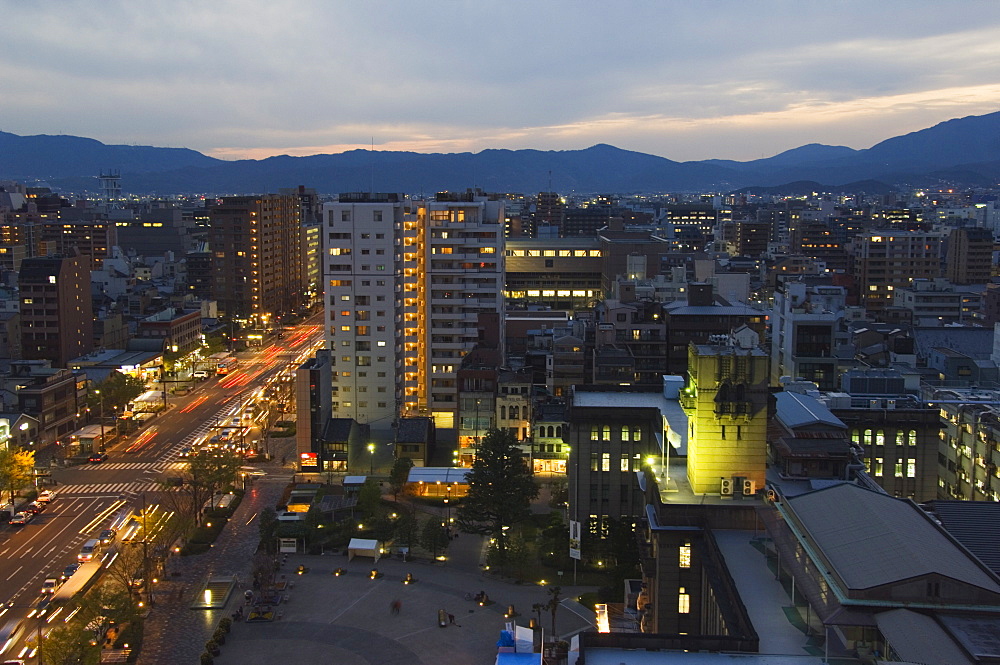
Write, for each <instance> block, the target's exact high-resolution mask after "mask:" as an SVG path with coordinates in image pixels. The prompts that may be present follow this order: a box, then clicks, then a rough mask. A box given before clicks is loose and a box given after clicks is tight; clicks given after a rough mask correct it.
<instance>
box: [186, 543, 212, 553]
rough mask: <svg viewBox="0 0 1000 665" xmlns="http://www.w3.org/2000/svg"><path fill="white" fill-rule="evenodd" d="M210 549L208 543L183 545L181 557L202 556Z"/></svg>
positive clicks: (210, 546)
mask: <svg viewBox="0 0 1000 665" xmlns="http://www.w3.org/2000/svg"><path fill="white" fill-rule="evenodd" d="M211 548H212V545H211V544H210V543H191V542H188V543H185V545H184V547H182V548H181V556H190V555H192V554H204V553H205V552H207V551H208V550H210V549H211Z"/></svg>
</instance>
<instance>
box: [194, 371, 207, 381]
mask: <svg viewBox="0 0 1000 665" xmlns="http://www.w3.org/2000/svg"><path fill="white" fill-rule="evenodd" d="M191 376H193V377H194V378H196V379H207V378H208V372H206V371H205V370H203V369H196V370H195V371H194V372H193V373H192V374H191Z"/></svg>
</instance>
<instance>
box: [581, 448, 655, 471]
mask: <svg viewBox="0 0 1000 665" xmlns="http://www.w3.org/2000/svg"><path fill="white" fill-rule="evenodd" d="M641 460H642V456H641V455H639V453H636V454H635V457H633V458H629V456H628V454H627V453H622V454H621V459H619V460H618V470H619V471H623V472H626V471H630V470H631V471H638V470H639V469H640V467H641V466H642V461H641ZM630 462H633V463H632V464H631V465H630ZM630 467H631V468H630ZM590 470H591V471H610V470H611V453H590Z"/></svg>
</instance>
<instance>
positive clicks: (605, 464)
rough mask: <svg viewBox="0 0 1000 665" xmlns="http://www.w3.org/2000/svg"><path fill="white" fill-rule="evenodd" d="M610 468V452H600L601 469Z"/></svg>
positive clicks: (607, 469) (606, 469) (608, 469)
mask: <svg viewBox="0 0 1000 665" xmlns="http://www.w3.org/2000/svg"><path fill="white" fill-rule="evenodd" d="M610 470H611V453H601V471H610Z"/></svg>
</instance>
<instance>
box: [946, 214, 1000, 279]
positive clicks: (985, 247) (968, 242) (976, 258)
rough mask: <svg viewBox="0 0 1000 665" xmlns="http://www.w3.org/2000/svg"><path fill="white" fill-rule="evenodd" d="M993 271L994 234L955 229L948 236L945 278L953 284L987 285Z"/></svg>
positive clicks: (985, 230)
mask: <svg viewBox="0 0 1000 665" xmlns="http://www.w3.org/2000/svg"><path fill="white" fill-rule="evenodd" d="M992 269H993V232H992V231H990V230H989V229H977V228H972V229H953V230H952V232H951V234H950V235H949V236H948V252H947V255H946V257H945V277H947V278H948V281H949V282H952V283H953V284H985V283H986V282H988V281H990V272H991V270H992Z"/></svg>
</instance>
